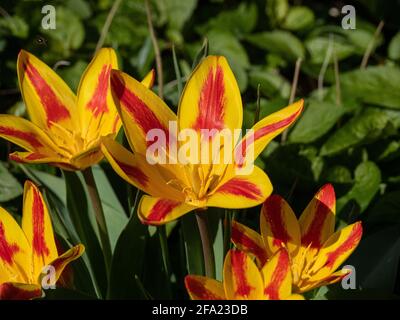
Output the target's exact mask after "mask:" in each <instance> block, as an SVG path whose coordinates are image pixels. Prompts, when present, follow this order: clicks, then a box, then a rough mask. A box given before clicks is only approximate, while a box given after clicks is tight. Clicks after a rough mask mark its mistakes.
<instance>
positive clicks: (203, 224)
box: [196, 211, 215, 279]
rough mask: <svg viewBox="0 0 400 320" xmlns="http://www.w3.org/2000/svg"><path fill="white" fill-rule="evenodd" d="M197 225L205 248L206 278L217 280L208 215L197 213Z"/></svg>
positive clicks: (201, 212)
mask: <svg viewBox="0 0 400 320" xmlns="http://www.w3.org/2000/svg"><path fill="white" fill-rule="evenodd" d="M196 220H197V225H198V227H199V231H200V238H201V244H202V247H203V256H204V265H205V270H206V276H207V277H209V278H212V279H215V257H214V248H213V244H212V242H211V237H210V233H209V230H208V221H207V215H206V213H205V212H203V211H197V212H196Z"/></svg>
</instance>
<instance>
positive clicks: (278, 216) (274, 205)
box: [262, 194, 292, 247]
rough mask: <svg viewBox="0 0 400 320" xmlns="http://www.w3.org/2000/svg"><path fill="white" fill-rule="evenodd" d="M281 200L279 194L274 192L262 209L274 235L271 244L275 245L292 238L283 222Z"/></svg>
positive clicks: (284, 242) (280, 245) (282, 243)
mask: <svg viewBox="0 0 400 320" xmlns="http://www.w3.org/2000/svg"><path fill="white" fill-rule="evenodd" d="M282 201H283V199H282V198H281V197H280V196H278V195H275V194H274V195H272V196H270V197H269V198H268V199H267V200H266V201H265V203H264V206H263V211H262V212H263V215H264V217H265V219H266V220H267V222H268V223H269V225H270V229H271V232H272V235H273V237H274V240H273V245H274V246H277V247H282V246H283V245H285V244H286V243H288V242H289V241H290V240H292V238H291V237H290V235H289V233H288V232H287V230H286V226H285V224H284V219H283V214H284V212H283V208H282Z"/></svg>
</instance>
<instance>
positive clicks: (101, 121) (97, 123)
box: [78, 48, 121, 141]
mask: <svg viewBox="0 0 400 320" xmlns="http://www.w3.org/2000/svg"><path fill="white" fill-rule="evenodd" d="M112 69H118V61H117V56H116V54H115V51H114V49H112V48H102V49H100V50H99V51H98V52H97V54H96V55H95V57H94V58H93V60H92V61H91V62H90V64H89V66H88V67H87V68H86V70H85V72H84V73H83V75H82V78H81V81H80V84H79V87H78V110H79V114H80V125H81V130H82V136H83V137H86V139H87V140H89V141H91V140H93V139H96V138H97V137H99V136H106V135H108V134H116V133H117V132H118V130H119V128H120V126H121V122H120V121H119V120H116V118H117V117H118V113H117V109H116V107H115V104H114V100H113V98H112V95H111V89H110V75H111V70H112Z"/></svg>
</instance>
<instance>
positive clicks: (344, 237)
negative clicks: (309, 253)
mask: <svg viewBox="0 0 400 320" xmlns="http://www.w3.org/2000/svg"><path fill="white" fill-rule="evenodd" d="M361 236H362V225H361V222H356V223H353V224H351V225H349V226H347V227H345V228H343V229H341V230H340V231H337V232H335V233H334V234H333V235H332V236H330V237H329V239H328V240H327V241H326V242H325V243H324V245H323V247H322V248H321V249H320V250H319V252H318V257H317V260H316V262H315V264H314V266H313V269H312V272H313V273H315V275H314V276H313V279H322V278H325V277H327V276H329V275H330V274H331V273H332V272H334V271H335V270H336V269H337V268H338V267H339V266H340V265H341V264H342V263H343V262H344V261H345V260H346V259H347V258H348V257H349V256H350V255H351V254H352V252H353V251H354V250H355V249H356V248H357V246H358V244H359V242H360V240H361Z"/></svg>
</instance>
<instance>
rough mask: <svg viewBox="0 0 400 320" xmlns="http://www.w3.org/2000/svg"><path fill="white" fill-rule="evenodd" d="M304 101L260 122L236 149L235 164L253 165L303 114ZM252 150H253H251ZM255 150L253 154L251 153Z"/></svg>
mask: <svg viewBox="0 0 400 320" xmlns="http://www.w3.org/2000/svg"><path fill="white" fill-rule="evenodd" d="M303 105H304V101H303V100H299V101H298V102H296V103H294V104H291V105H290V106H288V107H286V108H283V109H281V110H279V111H277V112H275V113H273V114H271V115H269V116H267V117H265V118H264V119H262V120H260V121H258V122H257V123H256V124H255V125H254V126H253V128H252V131H251V132H249V133H248V134H246V135H245V136H244V138H243V139H242V140H241V141H240V142H239V144H238V145H237V146H236V148H235V153H234V156H235V163H236V164H237V165H238V166H240V167H241V166H243V165H245V164H247V163H252V162H254V160H255V159H256V158H257V157H258V155H259V154H260V153H261V152H262V151H263V150H264V149H265V147H266V145H267V144H268V143H269V142H270V141H271V140H272V139H273V138H275V137H276V136H277V135H279V134H280V133H282V132H283V131H284V130H285V129H287V128H288V127H289V126H290V125H291V124H292V123H293V122H294V121H295V120H296V119H297V118H298V117H299V115H300V114H301V112H302V110H303ZM250 148H252V149H250ZM250 150H253V152H250Z"/></svg>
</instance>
